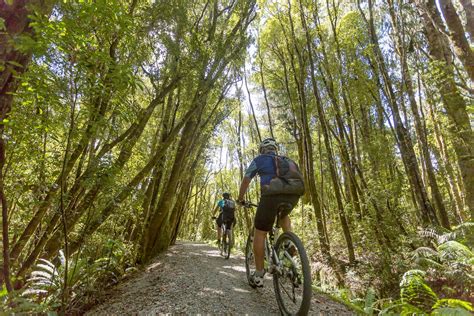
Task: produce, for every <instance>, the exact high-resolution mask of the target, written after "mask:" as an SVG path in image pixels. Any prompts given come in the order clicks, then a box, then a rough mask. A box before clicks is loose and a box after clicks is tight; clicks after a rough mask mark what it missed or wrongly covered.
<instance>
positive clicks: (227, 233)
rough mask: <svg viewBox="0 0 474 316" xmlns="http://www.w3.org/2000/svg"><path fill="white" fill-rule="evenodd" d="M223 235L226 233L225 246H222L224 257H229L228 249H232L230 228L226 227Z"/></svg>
mask: <svg viewBox="0 0 474 316" xmlns="http://www.w3.org/2000/svg"><path fill="white" fill-rule="evenodd" d="M225 235H226V240H227V243H226V246H225V248H224V254H225V258H226V259H229V257H230V251H231V249H232V233H231V231H230V229H226V233H225Z"/></svg>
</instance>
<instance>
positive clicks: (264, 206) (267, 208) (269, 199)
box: [237, 138, 300, 287]
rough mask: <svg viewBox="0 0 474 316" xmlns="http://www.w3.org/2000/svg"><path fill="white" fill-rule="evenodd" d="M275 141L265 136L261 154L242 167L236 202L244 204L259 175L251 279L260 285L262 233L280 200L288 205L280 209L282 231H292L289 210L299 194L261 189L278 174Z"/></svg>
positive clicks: (262, 259)
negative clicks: (241, 177)
mask: <svg viewBox="0 0 474 316" xmlns="http://www.w3.org/2000/svg"><path fill="white" fill-rule="evenodd" d="M277 150H278V144H277V142H276V141H275V140H274V139H273V138H266V139H264V140H263V141H262V142H261V143H260V146H259V153H260V155H259V156H257V157H255V158H254V159H253V161H252V162H251V163H250V166H249V167H248V168H247V170H246V171H245V176H244V178H243V179H242V183H241V184H240V191H239V197H238V200H237V202H238V203H239V204H244V195H245V192H247V189H248V187H249V184H250V182H251V181H252V179H253V177H255V175H257V174H258V175H259V176H260V184H261V186H260V187H261V192H262V194H261V199H260V202H259V203H258V207H257V212H256V214H255V219H254V226H255V230H254V239H253V251H254V255H255V267H256V270H255V271H254V272H253V273H252V275H251V276H250V283H251V285H252V286H255V287H263V277H264V275H265V270H264V251H265V237H266V236H267V233H268V232H269V231H271V229H272V226H273V223H274V222H275V217H276V216H277V212H278V206H279V205H280V204H282V203H285V204H287V205H288V206H291V207H290V208H287V210H286V211H285V212H283V213H280V218H279V224H280V227H282V228H283V231H285V232H287V231H291V221H290V218H289V216H288V215H289V213H290V212H291V210H292V209H293V208H294V207H295V205H296V204H297V203H298V200H299V197H300V195H299V194H276V195H265V194H264V192H263V190H264V188H265V187H267V188H268V186H269V185H270V182H271V180H272V179H274V178H276V176H277V167H276V164H275V158H276V157H278V156H277Z"/></svg>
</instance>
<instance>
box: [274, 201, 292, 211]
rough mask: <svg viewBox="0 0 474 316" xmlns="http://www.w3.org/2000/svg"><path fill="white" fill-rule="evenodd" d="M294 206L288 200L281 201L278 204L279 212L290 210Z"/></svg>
mask: <svg viewBox="0 0 474 316" xmlns="http://www.w3.org/2000/svg"><path fill="white" fill-rule="evenodd" d="M292 208H293V205H291V203H288V202H284V203H280V204H278V206H277V209H278V213H281V212H285V211H290V210H291V209H292Z"/></svg>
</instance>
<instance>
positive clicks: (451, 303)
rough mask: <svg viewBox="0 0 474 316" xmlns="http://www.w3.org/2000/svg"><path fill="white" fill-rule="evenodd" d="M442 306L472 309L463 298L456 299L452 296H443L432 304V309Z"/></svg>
mask: <svg viewBox="0 0 474 316" xmlns="http://www.w3.org/2000/svg"><path fill="white" fill-rule="evenodd" d="M444 307H451V308H463V309H465V310H467V311H470V312H472V311H474V309H473V308H472V304H471V303H469V302H466V301H463V300H457V299H452V298H445V299H441V300H439V301H437V302H436V304H435V305H433V309H438V308H444Z"/></svg>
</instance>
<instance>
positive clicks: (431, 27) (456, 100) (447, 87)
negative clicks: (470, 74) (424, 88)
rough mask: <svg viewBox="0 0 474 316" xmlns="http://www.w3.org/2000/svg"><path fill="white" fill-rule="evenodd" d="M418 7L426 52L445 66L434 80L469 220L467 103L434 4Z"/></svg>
mask: <svg viewBox="0 0 474 316" xmlns="http://www.w3.org/2000/svg"><path fill="white" fill-rule="evenodd" d="M417 4H418V10H419V12H420V15H421V17H422V21H423V24H424V28H425V32H426V38H427V40H428V45H429V53H430V55H431V57H432V58H433V60H435V61H437V62H440V63H441V64H442V65H444V67H443V69H442V71H443V75H442V78H440V79H439V80H437V81H436V84H437V87H438V90H439V92H440V94H441V99H442V101H443V104H444V107H445V109H446V113H447V114H448V118H449V120H450V122H451V126H450V132H451V135H452V141H453V146H454V150H455V152H456V155H457V158H458V165H459V169H460V170H461V177H462V179H463V184H464V190H465V196H466V206H467V207H468V209H469V211H470V218H471V221H472V220H474V133H473V131H472V129H471V124H470V121H469V115H468V113H467V104H466V101H465V100H464V98H463V97H462V95H461V93H460V92H459V90H458V88H457V86H456V82H455V81H454V72H453V70H452V59H451V54H450V53H449V45H448V43H447V42H446V41H445V40H444V37H443V34H441V33H440V32H439V31H438V29H437V28H436V26H435V24H439V23H441V21H439V19H440V17H439V16H437V15H434V14H432V12H433V10H435V9H436V7H435V4H434V2H433V1H431V0H430V1H429V4H430V5H428V6H424V5H423V3H421V2H420V1H419V0H417ZM427 11H429V12H431V14H428V13H427ZM432 19H435V20H434V21H433V20H432ZM437 19H438V20H437Z"/></svg>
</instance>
